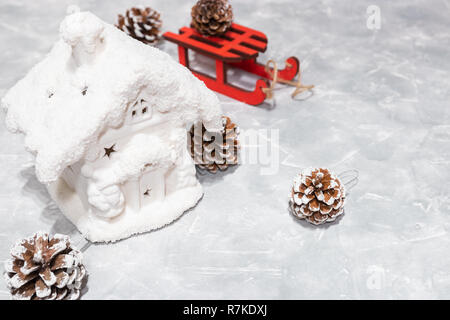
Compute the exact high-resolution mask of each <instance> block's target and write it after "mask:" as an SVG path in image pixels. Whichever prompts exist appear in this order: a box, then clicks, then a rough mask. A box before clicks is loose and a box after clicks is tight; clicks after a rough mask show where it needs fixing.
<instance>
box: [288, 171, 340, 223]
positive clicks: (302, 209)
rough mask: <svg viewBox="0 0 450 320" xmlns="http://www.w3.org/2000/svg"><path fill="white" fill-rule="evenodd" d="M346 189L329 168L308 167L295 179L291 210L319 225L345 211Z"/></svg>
mask: <svg viewBox="0 0 450 320" xmlns="http://www.w3.org/2000/svg"><path fill="white" fill-rule="evenodd" d="M344 203H345V189H344V185H343V184H342V183H341V181H340V180H339V179H338V178H337V177H336V176H335V175H334V174H332V173H331V172H330V171H329V170H328V169H322V168H320V169H317V168H316V169H306V170H304V171H303V172H302V173H300V174H299V175H298V176H297V177H295V179H294V186H293V187H292V192H291V199H290V205H291V211H292V213H293V214H294V215H295V216H297V217H298V218H300V219H306V220H307V221H308V222H310V223H312V224H315V225H319V224H322V223H325V222H331V221H334V220H336V218H337V217H338V216H340V215H341V214H342V213H343V212H344Z"/></svg>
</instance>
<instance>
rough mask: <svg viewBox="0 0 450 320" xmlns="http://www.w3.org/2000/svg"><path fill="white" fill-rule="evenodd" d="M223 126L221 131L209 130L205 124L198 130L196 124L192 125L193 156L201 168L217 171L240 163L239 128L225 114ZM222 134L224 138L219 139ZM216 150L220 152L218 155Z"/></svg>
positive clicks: (190, 132)
mask: <svg viewBox="0 0 450 320" xmlns="http://www.w3.org/2000/svg"><path fill="white" fill-rule="evenodd" d="M198 125H200V124H198ZM222 126H223V129H222V130H221V132H220V133H211V132H208V131H207V130H206V128H205V126H203V124H201V130H200V129H199V128H197V130H196V127H195V126H194V125H193V126H192V127H191V130H190V131H189V138H190V140H191V145H190V147H191V156H192V158H193V159H194V162H195V164H196V165H197V166H198V167H199V168H200V169H203V170H208V171H209V172H211V173H216V172H217V170H218V169H219V170H221V171H224V170H226V169H227V168H228V167H229V166H231V165H236V164H237V163H238V151H239V148H240V146H239V140H238V135H239V128H238V127H237V126H236V124H235V123H233V122H232V121H231V120H230V118H228V117H225V116H223V117H222ZM220 135H222V137H221V138H222V139H219V138H220ZM216 151H218V152H219V154H218V155H217V157H216ZM216 158H218V159H216Z"/></svg>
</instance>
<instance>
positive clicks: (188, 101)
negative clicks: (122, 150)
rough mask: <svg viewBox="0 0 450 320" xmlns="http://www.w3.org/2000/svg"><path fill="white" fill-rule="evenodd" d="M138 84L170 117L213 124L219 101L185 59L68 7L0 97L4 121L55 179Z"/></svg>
mask: <svg viewBox="0 0 450 320" xmlns="http://www.w3.org/2000/svg"><path fill="white" fill-rule="evenodd" d="M143 88H146V92H147V94H148V93H150V94H151V95H152V97H153V99H152V101H149V103H150V104H151V105H152V106H153V107H154V108H156V109H157V110H158V111H160V112H168V111H170V115H171V116H172V117H174V120H175V121H178V122H180V123H183V124H186V123H191V122H195V121H199V120H200V121H203V122H204V123H205V125H209V126H210V128H211V129H212V128H219V127H220V116H221V110H220V104H219V100H218V98H217V96H216V95H215V94H214V93H213V92H212V91H210V90H209V89H207V88H206V86H205V85H204V83H203V82H201V81H200V80H198V79H197V78H196V77H195V76H193V75H192V74H191V72H190V71H189V70H188V69H186V68H185V67H184V66H182V65H181V64H179V63H178V62H176V61H174V60H173V59H172V58H171V57H170V56H169V55H167V54H166V53H164V52H162V51H160V50H158V49H156V48H153V47H150V46H147V45H144V44H142V43H140V42H138V41H136V40H134V39H132V38H131V37H129V36H127V35H126V34H125V33H123V32H122V31H120V30H118V29H117V28H116V27H114V26H112V25H110V24H107V23H105V22H103V21H102V20H100V19H99V18H97V17H96V16H95V15H93V14H92V13H89V12H75V13H73V14H71V15H68V16H67V17H66V18H65V19H64V21H63V22H62V23H61V26H60V40H59V41H58V42H57V43H56V44H55V45H54V47H53V48H52V50H51V51H50V53H49V54H48V55H47V56H46V57H45V59H44V60H43V61H41V62H40V63H39V64H37V65H36V66H35V67H33V68H32V69H31V71H30V72H29V73H28V74H27V75H26V76H25V78H23V79H22V80H20V81H19V82H18V83H17V84H16V85H15V86H14V87H13V88H11V89H10V91H9V92H8V93H7V94H6V95H5V97H4V98H3V99H2V101H1V104H2V106H3V108H4V109H5V110H6V111H7V116H6V124H7V127H8V129H10V130H11V131H13V132H22V133H24V134H25V146H26V148H27V149H28V150H29V151H31V152H33V153H34V154H35V155H36V174H37V177H38V179H39V180H40V181H41V182H43V183H49V182H52V181H55V180H56V179H57V178H58V177H59V175H60V174H61V172H62V171H63V170H64V168H66V167H67V166H68V165H70V164H73V163H75V162H76V161H78V160H79V159H81V158H82V157H83V156H84V155H85V153H86V151H87V150H88V149H89V148H90V147H91V146H92V145H93V144H95V143H96V141H97V139H98V137H99V135H100V134H101V133H102V132H104V131H105V129H107V128H108V127H117V126H120V125H121V124H122V123H123V121H124V119H125V113H126V108H127V106H128V104H129V103H130V102H132V101H134V100H135V99H136V98H137V96H138V94H139V93H140V92H141V90H142V89H143Z"/></svg>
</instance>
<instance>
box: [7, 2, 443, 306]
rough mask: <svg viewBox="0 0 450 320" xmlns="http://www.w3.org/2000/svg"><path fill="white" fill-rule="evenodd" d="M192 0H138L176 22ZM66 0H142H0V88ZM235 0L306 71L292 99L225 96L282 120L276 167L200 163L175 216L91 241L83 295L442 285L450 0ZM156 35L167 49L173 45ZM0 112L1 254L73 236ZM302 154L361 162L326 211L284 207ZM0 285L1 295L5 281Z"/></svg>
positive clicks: (330, 163) (266, 122)
mask: <svg viewBox="0 0 450 320" xmlns="http://www.w3.org/2000/svg"><path fill="white" fill-rule="evenodd" d="M193 2H194V1H181V0H180V1H167V0H165V1H163V0H159V1H156V0H154V1H147V2H144V4H148V5H150V6H152V7H154V8H155V9H158V10H159V11H160V12H162V17H163V19H164V30H171V31H176V30H177V29H178V28H179V27H181V26H182V25H187V24H188V23H189V12H190V7H191V6H192V5H193ZM71 3H75V4H77V5H79V6H80V7H81V8H82V9H83V10H90V11H92V12H94V13H95V14H97V15H98V16H100V17H101V18H102V19H104V20H106V21H108V22H111V23H114V22H115V21H116V15H117V13H120V12H124V11H125V9H126V8H127V7H130V6H131V5H134V4H138V3H136V2H134V1H128V0H127V1H125V0H124V1H93V0H85V1H76V0H72V1H66V0H63V1H62V0H39V1H25V0H0V43H1V50H0V75H1V76H0V96H2V95H3V94H4V93H5V92H6V90H7V89H8V88H9V87H11V86H12V85H13V84H14V83H15V82H16V81H17V80H19V79H20V78H21V77H23V76H24V75H25V74H26V72H27V70H29V69H30V68H31V67H32V66H33V65H34V64H35V63H37V62H38V61H40V60H41V59H42V58H43V56H44V55H45V54H46V52H48V51H49V49H50V48H51V46H52V44H53V43H54V42H55V41H56V40H57V38H58V26H59V23H60V21H61V20H62V19H63V18H64V15H65V10H66V7H67V6H68V5H69V4H71ZM232 4H233V7H234V12H235V17H236V21H237V22H239V23H241V24H243V25H246V26H250V27H253V28H255V29H258V30H261V31H263V32H265V33H266V34H267V35H268V38H269V39H270V41H269V48H268V50H267V52H266V53H265V54H264V55H263V56H262V57H261V60H262V61H266V60H267V59H268V58H269V57H274V58H276V59H277V61H278V62H279V63H282V62H283V60H284V58H286V57H288V56H290V55H295V56H297V57H299V58H300V60H301V61H302V67H303V75H304V76H303V79H304V81H305V82H306V83H314V84H316V85H317V88H316V90H315V91H314V94H313V95H312V96H309V97H308V96H304V97H300V98H298V99H297V101H294V100H292V99H291V98H290V93H291V92H292V89H291V88H283V89H280V90H277V92H276V103H275V104H265V105H262V106H261V107H258V108H255V107H250V106H247V105H244V104H241V103H238V102H235V101H233V100H231V99H228V98H225V97H222V96H221V97H220V98H221V100H222V101H223V102H224V103H223V108H224V111H225V112H226V113H227V114H228V115H230V116H231V117H232V119H234V120H235V121H236V122H237V123H238V124H239V125H240V127H241V128H242V130H243V131H245V130H249V129H257V130H258V129H266V128H269V129H276V130H279V141H274V140H273V139H272V141H271V142H272V145H271V147H272V152H274V153H275V154H279V171H278V172H277V173H276V174H274V175H261V174H260V173H261V168H262V167H263V165H257V164H243V165H241V166H240V167H238V168H237V169H235V170H230V171H229V172H227V173H225V174H218V175H216V176H211V175H206V176H202V177H201V181H202V183H203V185H204V188H205V196H204V198H203V200H202V201H201V202H200V203H199V205H198V206H197V207H196V208H195V209H194V210H191V211H190V212H188V213H187V214H185V215H184V216H183V217H182V218H181V219H180V220H178V221H176V222H175V223H173V224H171V225H170V226H168V227H166V228H164V229H162V230H159V231H157V232H151V233H147V234H145V235H140V236H135V237H132V238H130V239H128V240H125V241H121V242H119V243H116V244H112V245H91V246H90V247H89V248H88V249H87V251H86V252H85V260H86V266H87V268H88V270H89V272H90V278H89V283H88V288H87V290H85V291H86V292H85V295H84V298H85V299H89V298H92V299H110V298H113V299H114V298H125V299H132V298H150V299H167V298H175V299H176V298H181V299H183V298H203V299H221V298H239V299H241V298H256V299H266V298H267V299H294V298H306V299H310V298H325V299H328V298H332V299H351V298H356V299H359V298H447V299H448V298H450V274H449V272H450V255H449V254H448V253H449V249H450V241H449V231H450V212H449V211H450V210H449V209H450V200H449V197H448V194H449V191H450V190H449V189H450V171H449V169H450V168H449V164H450V108H449V102H448V101H449V99H450V91H449V87H450V86H449V85H450V74H449V70H450V60H449V59H448V56H449V48H450V34H449V32H448V26H449V25H448V16H449V13H450V1H448V0H442V1H437V0H436V1H425V0H422V1H419V0H413V1H395V2H394V1H389V2H388V1H326V0H321V1H306V0H304V1H293V0H292V1H268V0H260V1H256V2H255V1H244V0H241V1H238V0H234V1H233V2H232ZM369 5H378V6H379V7H380V9H381V18H382V20H381V29H380V30H369V29H368V28H367V26H366V19H367V14H366V9H367V7H368V6H369ZM160 48H161V49H163V50H165V51H167V52H169V53H170V54H171V55H172V56H174V57H176V47H175V45H173V44H171V43H162V44H161V45H160ZM112 67H113V66H112ZM32 107H33V106H30V108H32ZM3 118H4V115H3V114H2V115H1V119H0V120H1V121H0V122H1V123H2V125H0V168H1V169H0V181H1V183H0V260H2V261H3V260H5V259H6V258H7V257H8V252H9V247H10V246H11V245H12V244H13V242H14V241H15V240H16V239H19V238H21V237H23V236H26V235H29V234H31V233H33V232H35V231H37V230H39V229H42V230H46V231H50V232H62V233H67V234H71V235H72V236H73V237H74V239H76V241H80V243H81V242H82V240H81V239H80V236H79V234H78V232H77V231H76V230H74V227H73V225H72V224H71V223H70V222H68V221H67V220H66V219H65V218H64V217H63V216H62V215H61V213H60V211H59V210H58V208H56V207H55V205H54V204H53V203H52V201H51V200H50V198H49V195H48V194H47V192H46V189H45V188H44V187H43V186H42V185H41V184H40V183H39V182H38V181H37V180H36V178H35V175H34V168H33V167H32V156H31V155H29V154H28V153H26V151H25V150H24V148H23V144H22V137H21V136H17V135H12V134H11V133H9V132H7V131H6V129H5V127H4V125H3ZM271 138H272V137H271V136H269V140H270V139H271ZM305 166H327V167H330V168H332V169H333V170H335V171H336V172H338V173H339V172H342V171H345V170H348V169H356V170H358V171H359V173H360V180H359V184H358V185H357V186H356V187H355V188H353V189H352V190H351V193H350V194H349V196H348V202H347V205H346V214H345V215H344V216H343V218H342V219H340V220H338V221H337V223H334V224H331V225H330V224H328V225H326V226H324V227H312V226H309V225H307V224H305V223H303V222H298V221H296V220H295V219H293V218H292V217H291V216H290V215H289V214H288V212H287V194H288V191H289V188H290V185H291V182H292V178H293V177H294V175H295V174H296V173H297V172H299V170H301V168H302V167H305ZM0 298H3V299H8V298H9V293H8V291H7V290H6V288H5V283H4V281H0Z"/></svg>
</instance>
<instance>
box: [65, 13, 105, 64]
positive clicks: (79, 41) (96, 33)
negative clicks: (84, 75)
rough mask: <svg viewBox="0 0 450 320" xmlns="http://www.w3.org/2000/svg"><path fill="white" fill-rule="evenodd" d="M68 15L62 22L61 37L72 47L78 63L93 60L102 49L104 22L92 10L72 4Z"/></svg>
mask: <svg viewBox="0 0 450 320" xmlns="http://www.w3.org/2000/svg"><path fill="white" fill-rule="evenodd" d="M67 11H68V15H67V17H66V18H65V19H64V21H63V22H62V23H61V26H60V30H59V32H60V35H61V38H62V39H63V40H64V41H65V42H66V43H67V44H69V45H70V46H71V47H72V56H73V58H74V60H75V62H76V63H77V65H79V66H80V65H83V64H86V63H90V62H92V61H93V60H94V59H95V57H96V55H97V54H98V53H99V52H100V50H101V45H102V42H103V30H104V28H105V27H104V24H103V23H102V21H101V20H100V19H99V18H97V17H96V16H94V15H93V14H92V13H90V12H80V11H79V8H77V7H74V6H70V7H69V8H68V10H67Z"/></svg>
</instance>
